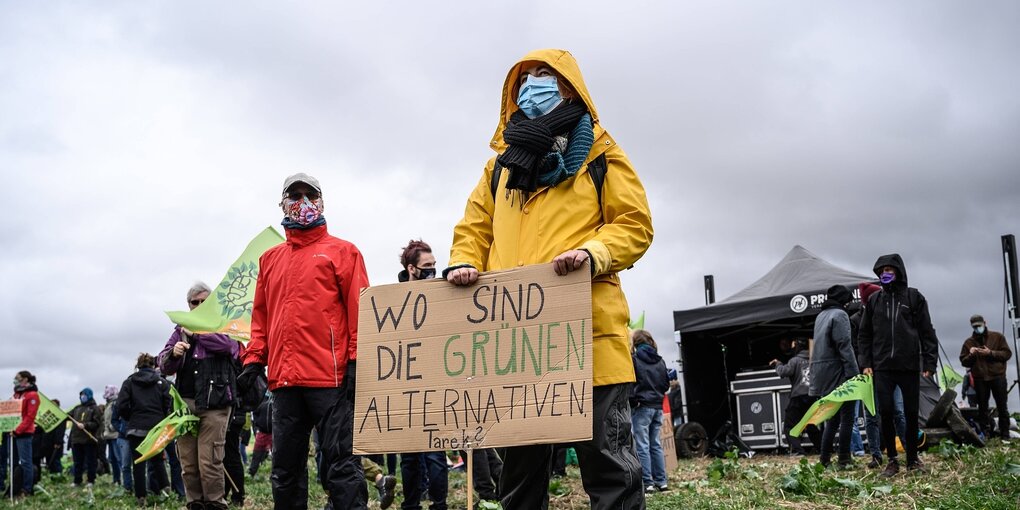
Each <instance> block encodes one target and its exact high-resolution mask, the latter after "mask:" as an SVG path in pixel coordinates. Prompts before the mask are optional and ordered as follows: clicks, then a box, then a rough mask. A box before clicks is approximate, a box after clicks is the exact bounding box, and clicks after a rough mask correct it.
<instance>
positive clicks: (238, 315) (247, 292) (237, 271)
mask: <svg viewBox="0 0 1020 510" xmlns="http://www.w3.org/2000/svg"><path fill="white" fill-rule="evenodd" d="M282 241H283V237H282V236H280V234H279V232H277V231H276V229H274V228H273V227H267V228H266V229H265V230H263V231H262V233H260V234H259V235H257V236H255V239H252V240H251V242H250V243H248V247H247V248H245V249H244V253H242V254H241V256H240V257H238V259H237V260H236V261H235V262H234V263H233V265H231V266H230V269H229V270H228V271H227V275H226V276H224V277H223V281H221V282H220V284H219V285H217V286H216V288H214V289H213V291H212V294H211V295H210V296H209V299H206V300H205V302H204V303H202V304H200V305H198V308H195V309H194V310H192V311H190V312H166V314H167V315H168V316H169V317H170V320H171V321H173V322H174V323H176V324H178V325H180V326H181V327H182V328H185V329H187V330H190V331H192V332H195V333H226V334H228V335H230V336H231V337H233V338H234V339H235V340H241V341H245V342H247V341H248V340H249V339H250V338H251V308H252V305H253V304H254V302H255V281H256V280H257V279H258V276H259V257H261V256H262V254H263V253H265V251H266V250H268V249H269V248H272V247H273V246H276V245H277V244H280V242H282Z"/></svg>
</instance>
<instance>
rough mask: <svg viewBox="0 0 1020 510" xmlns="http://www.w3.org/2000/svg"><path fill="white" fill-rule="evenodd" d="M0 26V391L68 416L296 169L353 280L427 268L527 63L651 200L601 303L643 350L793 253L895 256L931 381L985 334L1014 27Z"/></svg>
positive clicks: (825, 6) (307, 13)
mask: <svg viewBox="0 0 1020 510" xmlns="http://www.w3.org/2000/svg"><path fill="white" fill-rule="evenodd" d="M440 6H442V7H440ZM0 8H2V10H3V15H2V16H0V172H2V183H3V188H4V190H5V191H6V195H5V196H6V200H5V202H6V204H7V205H6V207H5V208H6V209H7V210H8V213H7V214H5V215H3V216H2V217H0V239H2V244H0V342H2V348H0V352H2V353H3V354H2V356H0V372H2V373H3V374H10V375H13V374H14V372H15V371H17V370H20V369H24V368H28V369H31V370H32V371H34V372H37V373H38V375H39V383H40V387H41V388H42V389H43V391H46V392H48V393H49V394H51V396H56V397H60V398H62V399H65V401H74V399H75V395H76V394H77V391H78V390H79V389H80V388H81V387H82V386H85V385H88V386H92V387H93V388H101V387H102V386H103V385H104V384H108V383H119V382H120V381H121V380H122V379H123V378H124V377H125V376H126V375H128V373H129V372H130V371H131V367H132V363H133V359H134V357H135V356H136V355H137V353H138V352H139V351H150V352H152V351H156V350H158V349H159V348H161V347H162V345H163V343H164V342H165V340H166V338H167V337H168V335H169V333H170V330H171V324H170V322H169V320H168V319H167V318H166V316H165V315H164V314H163V311H164V310H172V309H182V308H184V306H185V302H184V293H185V291H186V289H187V288H188V287H189V286H190V284H191V283H192V282H193V281H194V280H196V279H202V280H205V281H207V282H209V283H215V282H216V281H218V280H219V279H220V278H221V276H222V275H223V273H224V271H225V270H226V268H227V266H228V264H229V263H230V262H232V261H233V260H234V258H235V257H236V256H237V255H238V254H239V253H240V250H241V249H243V247H244V245H245V243H246V242H247V241H248V240H249V239H250V238H251V237H252V236H254V235H255V234H256V233H258V232H259V231H260V230H261V229H263V228H265V226H267V225H278V224H279V220H280V217H281V215H280V212H279V210H278V209H277V208H276V203H277V201H278V197H279V188H280V185H281V183H282V181H283V178H284V177H285V176H286V175H288V174H290V173H293V172H295V171H306V172H309V173H311V174H313V175H316V176H317V177H318V178H319V179H320V181H321V182H322V184H323V186H324V189H325V199H326V215H327V218H328V219H329V224H330V230H331V231H332V233H333V234H335V235H338V236H340V237H343V238H346V239H349V240H351V241H353V242H354V243H356V244H357V245H358V246H359V247H360V248H361V249H362V251H363V252H364V253H365V256H366V258H367V261H368V269H369V273H370V277H371V280H372V282H374V283H389V282H392V281H395V278H396V272H397V271H398V270H399V269H400V268H399V264H398V263H397V254H398V251H399V248H400V247H401V246H403V245H404V244H405V242H406V241H407V240H408V239H409V238H411V237H415V238H417V237H422V238H424V239H426V240H427V241H428V242H430V243H431V244H432V245H433V247H434V248H435V249H436V254H437V257H438V259H439V263H440V264H443V263H445V262H446V260H447V253H448V249H449V245H450V240H451V236H452V227H453V224H454V223H455V222H456V220H457V219H458V218H459V217H460V215H461V213H462V211H463V204H464V201H465V199H466V197H467V194H468V192H469V190H470V189H471V188H472V187H473V186H474V184H475V183H476V182H477V179H478V176H479V173H480V171H481V168H482V164H483V162H484V161H485V159H486V158H488V157H489V156H490V155H491V152H490V150H489V148H488V141H489V139H490V137H491V135H492V132H493V130H494V129H495V127H496V121H497V115H498V112H499V101H500V88H501V86H502V83H503V79H504V77H505V73H506V70H507V69H508V68H509V66H510V65H511V64H512V63H513V62H514V61H516V59H518V58H519V57H520V56H522V55H523V54H525V53H526V52H527V51H529V50H531V49H535V48H541V47H560V48H566V49H569V50H570V51H572V52H573V53H574V55H575V56H576V57H577V60H578V62H579V63H580V65H581V69H582V71H583V72H584V75H585V79H586V81H587V84H588V87H589V89H590V91H591V93H592V95H593V97H594V99H595V102H596V104H597V105H598V107H599V112H600V114H601V117H602V122H603V125H604V126H605V127H606V128H607V129H608V130H609V131H610V132H611V133H612V134H613V135H614V137H615V138H616V140H617V141H618V142H619V143H620V144H621V146H622V147H623V148H624V149H625V150H626V151H627V153H628V154H629V156H630V157H631V159H632V161H633V163H634V166H635V167H636V168H637V170H638V172H639V174H640V175H641V178H642V179H643V181H644V184H645V187H646V189H647V191H648V197H649V201H650V203H651V206H652V214H653V219H654V225H655V231H656V236H655V242H654V244H653V245H652V247H651V249H650V250H649V251H648V254H647V255H646V256H645V257H644V259H642V260H641V261H640V263H639V264H638V265H637V267H636V268H634V269H633V270H630V271H628V272H626V273H625V274H624V275H623V279H624V285H625V290H626V292H627V296H628V299H629V301H630V305H631V310H632V311H633V312H634V313H635V314H636V313H640V311H641V310H645V311H646V312H647V314H648V323H647V324H648V327H649V329H650V330H651V331H652V333H653V334H654V335H655V336H656V337H657V338H659V339H660V342H661V341H662V340H664V339H671V338H672V327H673V324H672V311H673V310H677V309H686V308H692V307H696V306H699V305H701V304H702V302H703V298H702V275H704V274H714V275H715V276H716V284H717V294H718V296H719V297H720V298H724V297H726V296H728V295H730V294H732V293H734V292H736V291H738V290H740V289H741V288H743V287H745V286H746V285H748V284H750V283H751V282H753V281H754V280H755V279H757V278H758V277H759V276H761V275H762V274H764V273H765V272H766V271H767V270H768V269H769V268H771V267H772V266H773V265H774V264H775V263H776V262H778V261H779V259H780V258H782V257H783V255H784V254H786V252H787V251H788V250H789V249H790V248H791V247H792V246H793V245H794V244H801V245H803V246H804V247H806V248H807V249H809V250H811V251H813V252H814V253H816V254H817V255H819V256H821V257H823V258H826V259H828V260H830V261H831V262H833V263H835V264H837V265H840V266H842V267H845V268H847V269H851V270H854V271H857V272H862V273H867V272H868V271H869V270H870V268H871V265H872V263H873V262H874V260H875V258H876V256H878V255H880V254H883V253H888V252H894V251H895V252H899V253H901V254H902V255H903V257H904V259H905V260H906V264H907V268H908V272H909V274H910V281H911V283H912V284H913V285H914V286H917V287H919V288H920V289H921V291H922V292H923V293H924V294H925V295H926V296H927V297H928V299H929V301H930V303H931V308H932V315H933V317H934V320H935V325H936V328H937V330H938V333H939V336H940V338H941V339H942V341H943V344H944V346H945V348H946V350H947V351H948V352H950V354H951V355H952V356H954V358H955V356H956V354H957V352H958V349H959V346H960V344H961V342H962V339H963V338H965V337H966V336H967V335H968V330H969V328H968V324H967V318H968V317H969V316H970V314H971V313H975V312H980V313H983V314H985V316H986V317H988V318H989V322H990V326H991V327H992V329H996V330H1001V329H1003V321H1002V319H1001V316H1002V313H1001V312H1002V310H1003V291H1002V263H1001V258H1000V249H999V236H1000V235H1002V234H1005V233H1020V232H1018V231H1020V228H1018V227H1020V222H1018V221H1017V220H1018V213H1020V205H1018V199H1017V198H1018V196H1020V173H1018V168H1017V167H1018V164H1020V144H1018V143H1017V141H1018V140H1020V94H1017V92H1016V91H1017V83H1018V78H1020V73H1018V67H1017V65H1016V63H1017V54H1018V50H1020V31H1018V30H1017V27H1018V26H1020V4H1018V3H1016V2H1009V1H1002V2H994V1H989V2H977V3H975V2H966V3H964V2H941V1H936V2H931V1H918V2H895V3H892V2H844V3H830V2H825V3H819V2H768V3H762V2H746V3H729V2H710V3H706V2H619V1H610V2H585V3H584V6H583V8H581V7H579V6H578V4H574V3H570V2H528V1H516V2H505V3H504V2H466V1H465V2H458V3H453V2H448V3H442V4H437V3H430V2H360V3H357V4H352V3H347V2H343V3H338V2H321V3H312V2H304V3H289V2H287V3H281V2H105V3H101V4H95V3H89V4H83V3H80V2H43V3H40V2H15V1H0ZM1007 327H1008V326H1007ZM661 343H663V344H667V347H668V348H669V349H671V352H670V353H669V354H667V357H668V358H675V357H676V355H675V351H676V349H675V346H671V345H668V344H671V342H670V341H666V342H661ZM957 366H958V362H957ZM1011 366H1012V365H1011ZM1012 378H1013V376H1012V375H1011V380H1012ZM1016 394H1017V393H1016V392H1015V391H1014V399H1015V398H1016V397H1015V396H1016Z"/></svg>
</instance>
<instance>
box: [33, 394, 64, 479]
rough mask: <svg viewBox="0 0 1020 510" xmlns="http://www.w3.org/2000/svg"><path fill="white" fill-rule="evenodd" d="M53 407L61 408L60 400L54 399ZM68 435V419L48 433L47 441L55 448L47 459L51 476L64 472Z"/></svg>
mask: <svg viewBox="0 0 1020 510" xmlns="http://www.w3.org/2000/svg"><path fill="white" fill-rule="evenodd" d="M53 405H55V406H57V407H60V400H59V399H56V398H55V399H53ZM66 435H67V420H66V419H65V420H61V422H60V423H58V424H57V426H56V427H55V428H54V429H53V430H51V431H49V432H47V433H46V441H47V442H48V443H50V444H51V445H52V446H53V449H52V451H51V452H50V454H49V456H48V457H46V465H47V466H49V469H50V474H54V475H57V474H61V473H63V472H64V463H63V458H64V437H65V436H66ZM40 474H41V473H40Z"/></svg>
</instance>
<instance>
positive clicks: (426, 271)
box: [416, 267, 436, 280]
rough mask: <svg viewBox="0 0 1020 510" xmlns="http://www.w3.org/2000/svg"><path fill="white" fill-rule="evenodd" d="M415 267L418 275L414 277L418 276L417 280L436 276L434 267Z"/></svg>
mask: <svg viewBox="0 0 1020 510" xmlns="http://www.w3.org/2000/svg"><path fill="white" fill-rule="evenodd" d="M417 269H418V275H417V276H416V278H418V279H419V280H428V279H430V278H435V277H436V268H434V267H419V268H417Z"/></svg>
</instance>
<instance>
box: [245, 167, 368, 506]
mask: <svg viewBox="0 0 1020 510" xmlns="http://www.w3.org/2000/svg"><path fill="white" fill-rule="evenodd" d="M279 200H280V202H279V206H280V207H281V208H282V210H283V214H284V218H283V227H284V230H285V231H286V234H287V241H286V242H285V243H282V244H278V245H276V246H274V247H272V248H270V249H268V250H266V252H265V253H264V254H262V257H261V258H260V259H259V278H258V282H257V283H256V286H255V302H254V305H253V308H252V316H251V341H250V342H249V343H248V347H247V350H246V351H245V353H244V355H243V357H242V361H243V363H244V369H243V370H242V372H241V375H239V376H238V378H237V384H238V387H239V389H241V391H242V392H247V390H248V389H250V388H251V387H252V385H253V384H254V383H255V381H256V380H257V378H261V377H263V376H264V375H263V374H265V370H266V367H267V366H268V367H269V374H268V382H269V389H270V390H271V391H272V392H273V409H274V413H273V469H272V476H271V478H270V479H271V482H272V486H273V503H274V507H275V508H276V509H278V510H279V509H284V508H306V507H307V506H308V454H307V452H308V442H309V439H310V436H311V432H312V429H313V428H316V429H317V430H318V437H319V438H322V440H323V442H322V444H320V445H319V446H321V452H322V458H321V462H320V470H319V474H320V476H319V481H320V482H321V483H322V487H323V489H325V491H326V494H327V498H328V503H327V508H335V509H340V508H350V509H364V508H367V505H368V487H366V485H365V474H364V471H363V469H362V467H361V459H360V458H359V457H357V456H355V455H354V454H353V446H354V430H353V429H354V381H355V360H356V359H357V353H358V304H359V302H360V297H361V290H362V289H364V288H366V287H368V286H369V283H368V272H367V270H366V269H365V259H364V257H362V255H361V251H360V250H358V247H357V246H355V245H354V244H352V243H350V242H348V241H345V240H343V239H340V238H337V237H334V236H332V235H330V234H329V232H328V231H327V224H326V217H325V216H323V211H324V203H323V193H322V187H321V186H320V185H319V181H318V180H317V179H315V178H314V177H312V176H310V175H307V174H303V173H299V174H295V175H292V176H290V177H288V178H287V179H285V180H284V183H283V193H282V197H281V198H280V199H279Z"/></svg>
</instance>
